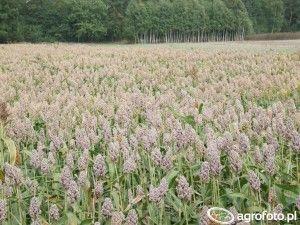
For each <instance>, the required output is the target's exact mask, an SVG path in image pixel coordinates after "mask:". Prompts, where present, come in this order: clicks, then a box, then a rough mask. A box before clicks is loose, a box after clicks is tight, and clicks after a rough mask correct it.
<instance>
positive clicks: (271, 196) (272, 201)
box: [268, 188, 277, 205]
mask: <svg viewBox="0 0 300 225" xmlns="http://www.w3.org/2000/svg"><path fill="white" fill-rule="evenodd" d="M268 202H269V203H270V204H271V205H274V204H275V203H277V194H276V190H275V188H270V190H269V195H268Z"/></svg>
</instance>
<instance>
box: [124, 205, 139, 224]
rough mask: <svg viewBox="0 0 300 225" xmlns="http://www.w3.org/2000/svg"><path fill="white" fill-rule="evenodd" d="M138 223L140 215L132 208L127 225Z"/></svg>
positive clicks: (127, 218)
mask: <svg viewBox="0 0 300 225" xmlns="http://www.w3.org/2000/svg"><path fill="white" fill-rule="evenodd" d="M137 224H138V215H137V213H136V211H135V210H134V209H131V210H130V211H129V212H128V215H127V217H126V223H125V225H137Z"/></svg>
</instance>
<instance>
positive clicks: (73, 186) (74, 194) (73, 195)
mask: <svg viewBox="0 0 300 225" xmlns="http://www.w3.org/2000/svg"><path fill="white" fill-rule="evenodd" d="M67 196H68V200H69V201H70V203H75V202H76V200H77V199H78V198H79V196H80V192H79V188H78V185H77V183H76V182H75V181H74V180H71V181H70V184H69V187H68V189H67Z"/></svg>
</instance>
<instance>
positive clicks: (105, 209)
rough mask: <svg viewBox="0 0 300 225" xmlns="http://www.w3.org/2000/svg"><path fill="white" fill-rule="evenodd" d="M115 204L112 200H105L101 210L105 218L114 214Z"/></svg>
mask: <svg viewBox="0 0 300 225" xmlns="http://www.w3.org/2000/svg"><path fill="white" fill-rule="evenodd" d="M113 209H114V207H113V204H112V201H111V199H110V198H105V199H104V202H103V205H102V208H101V213H102V214H103V215H104V216H107V217H108V216H111V214H112V212H113Z"/></svg>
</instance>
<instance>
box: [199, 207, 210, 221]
mask: <svg viewBox="0 0 300 225" xmlns="http://www.w3.org/2000/svg"><path fill="white" fill-rule="evenodd" d="M208 209H209V208H208V207H207V206H203V208H202V210H201V213H200V224H201V225H208V224H210V219H209V218H208V215H207V211H208ZM200 224H199V225H200Z"/></svg>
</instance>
